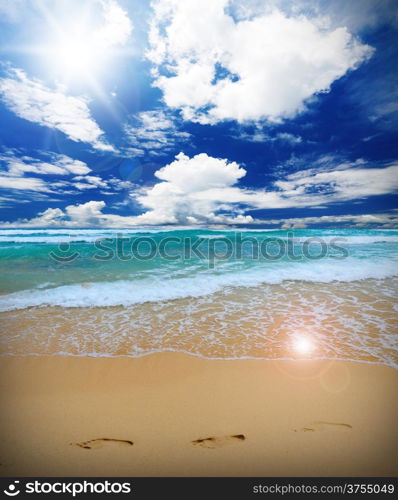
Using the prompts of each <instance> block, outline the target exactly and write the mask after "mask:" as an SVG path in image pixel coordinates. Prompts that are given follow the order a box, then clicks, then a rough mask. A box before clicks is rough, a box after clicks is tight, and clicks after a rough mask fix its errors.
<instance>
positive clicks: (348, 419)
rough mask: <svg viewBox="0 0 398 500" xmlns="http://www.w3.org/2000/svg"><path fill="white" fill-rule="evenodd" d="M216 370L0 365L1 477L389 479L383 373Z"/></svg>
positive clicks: (395, 460)
mask: <svg viewBox="0 0 398 500" xmlns="http://www.w3.org/2000/svg"><path fill="white" fill-rule="evenodd" d="M220 361H221V360H209V359H202V358H199V357H197V356H191V355H188V354H182V353H172V352H165V353H156V354H150V355H146V356H143V357H138V358H127V357H112V358H106V357H88V356H86V357H81V356H2V357H1V358H0V373H1V377H0V384H1V396H2V403H3V404H2V408H3V411H2V413H1V422H0V426H1V440H2V443H3V446H2V450H1V458H0V463H1V466H0V474H1V475H2V476H33V477H35V476H36V477H38V476H98V477H100V476H149V477H150V476H271V477H275V476H295V477H300V476H383V477H388V476H394V475H395V476H396V475H397V473H398V452H397V447H396V445H395V443H396V422H397V417H398V401H397V398H396V387H397V382H398V372H397V370H395V369H394V368H391V367H387V366H382V365H379V366H377V365H373V364H368V363H361V362H354V363H352V362H349V361H333V360H329V361H326V360H324V361H305V360H297V361H276V360H274V361H270V360H259V359H255V360H253V359H251V360H223V361H222V362H220ZM130 443H132V444H130Z"/></svg>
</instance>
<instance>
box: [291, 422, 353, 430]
mask: <svg viewBox="0 0 398 500" xmlns="http://www.w3.org/2000/svg"><path fill="white" fill-rule="evenodd" d="M351 429H352V425H350V424H344V423H340V422H321V421H318V422H312V423H311V424H308V425H306V426H305V427H302V428H301V429H294V432H316V431H350V430H351Z"/></svg>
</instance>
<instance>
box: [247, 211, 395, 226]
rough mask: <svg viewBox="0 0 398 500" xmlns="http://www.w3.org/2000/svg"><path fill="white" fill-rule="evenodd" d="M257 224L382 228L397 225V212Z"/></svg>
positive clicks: (274, 220)
mask: <svg viewBox="0 0 398 500" xmlns="http://www.w3.org/2000/svg"><path fill="white" fill-rule="evenodd" d="M256 222H257V223H259V224H262V223H265V224H269V225H277V226H281V227H282V228H284V229H290V228H291V229H293V228H303V227H307V226H313V225H335V224H347V225H350V226H356V227H368V226H370V227H371V226H377V227H384V228H392V227H398V214H397V213H394V212H390V213H379V214H360V215H322V216H320V217H293V218H285V219H269V220H264V221H256Z"/></svg>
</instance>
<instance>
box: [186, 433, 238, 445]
mask: <svg viewBox="0 0 398 500" xmlns="http://www.w3.org/2000/svg"><path fill="white" fill-rule="evenodd" d="M245 439H246V436H245V435H244V434H234V435H232V436H222V437H215V436H212V437H208V438H203V439H195V440H194V441H192V444H193V445H195V446H201V447H202V448H222V447H223V446H228V445H230V444H234V443H239V442H240V441H244V440H245Z"/></svg>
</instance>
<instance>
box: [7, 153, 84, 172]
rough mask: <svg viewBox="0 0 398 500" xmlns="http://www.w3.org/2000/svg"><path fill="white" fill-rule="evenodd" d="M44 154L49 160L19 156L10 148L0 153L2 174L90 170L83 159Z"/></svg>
mask: <svg viewBox="0 0 398 500" xmlns="http://www.w3.org/2000/svg"><path fill="white" fill-rule="evenodd" d="M45 156H49V157H50V158H49V161H43V160H39V159H38V158H33V157H31V156H26V155H22V156H20V155H17V154H16V152H14V151H12V150H10V151H9V152H6V153H5V154H0V162H2V163H4V164H5V165H6V167H7V171H6V172H4V174H6V175H12V176H16V177H20V176H23V175H24V174H25V173H26V172H30V173H34V174H41V175H50V174H51V175H70V174H75V175H78V174H80V175H81V174H87V173H88V172H90V170H91V169H90V168H89V167H88V166H87V165H86V163H84V162H83V161H80V160H75V159H73V158H70V157H69V156H66V155H61V154H55V153H51V154H48V153H46V154H45Z"/></svg>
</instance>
